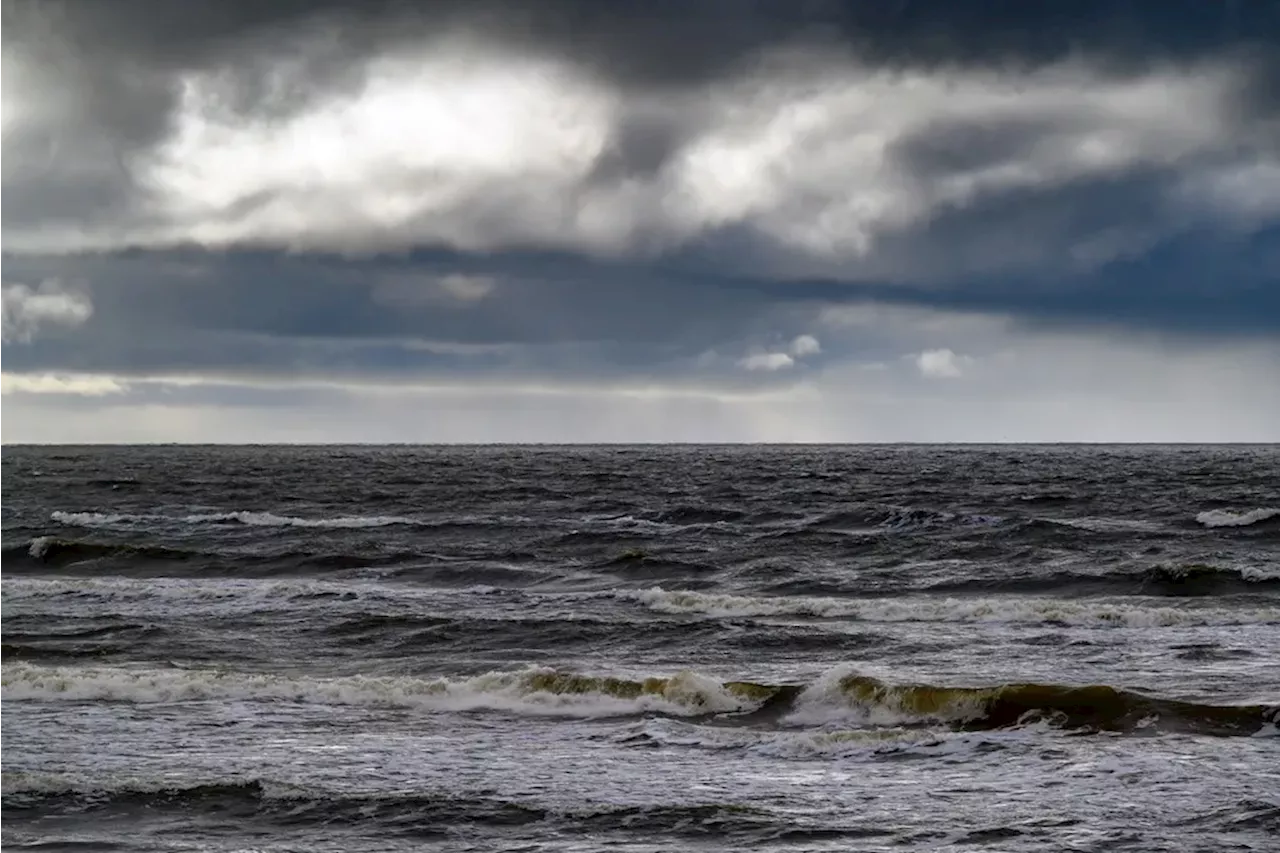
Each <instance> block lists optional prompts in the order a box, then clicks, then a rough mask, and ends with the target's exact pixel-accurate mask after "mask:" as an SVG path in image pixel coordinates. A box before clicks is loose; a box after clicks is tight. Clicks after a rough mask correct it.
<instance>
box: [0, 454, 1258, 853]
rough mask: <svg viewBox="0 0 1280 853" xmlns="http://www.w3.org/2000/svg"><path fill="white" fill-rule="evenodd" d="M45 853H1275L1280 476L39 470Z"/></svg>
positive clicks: (533, 460)
mask: <svg viewBox="0 0 1280 853" xmlns="http://www.w3.org/2000/svg"><path fill="white" fill-rule="evenodd" d="M3 529H4V542H3V548H4V561H3V567H4V580H3V644H4V645H3V680H4V688H3V690H4V703H3V783H4V785H3V787H4V791H3V805H4V812H3V823H4V841H5V843H6V844H7V845H12V846H13V847H14V849H20V848H22V847H23V846H34V847H40V849H45V850H48V849H59V848H62V849H103V850H106V849H112V850H228V851H229V850H250V849H291V850H334V851H346V850H354V849H362V850H375V849H387V850H402V849H403V850H409V849H414V850H417V849H440V850H473V849H474V850H522V851H542V850H546V851H551V850H557V851H561V850H596V849H611V850H627V851H633V850H634V851H640V850H670V849H687V848H689V847H691V846H695V845H698V846H701V847H703V848H721V849H740V848H746V847H750V848H752V849H761V850H827V849H830V850H848V849H857V850H904V849H917V848H918V849H950V848H954V849H957V850H960V849H963V850H981V849H991V850H1012V851H1018V850H1081V851H1083V850H1098V851H1104V850H1120V849H1123V850H1135V851H1156V850H1177V851H1190V850H1204V851H1211V850H1212V851H1218V850H1273V849H1275V846H1274V845H1275V843H1276V837H1277V833H1280V796H1278V795H1277V790H1280V738H1277V737H1276V734H1277V724H1278V723H1280V716H1278V714H1280V449H1277V448H1276V447H1240V446H1233V447H1209V448H1192V447H1172V448H1135V447H1112V448H1107V447H1090V448H1084V447H1044V448H1018V447H999V448H927V447H904V448H893V447H878V448H856V447H837V448H749V447H743V448H696V447H687V448H686V447H681V448H574V449H569V448H466V449H463V448H96V449H90V448H84V449H73V448H44V449H40V448H20V447H10V448H6V449H5V451H4V454H3Z"/></svg>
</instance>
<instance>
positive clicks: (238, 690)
mask: <svg viewBox="0 0 1280 853" xmlns="http://www.w3.org/2000/svg"><path fill="white" fill-rule="evenodd" d="M556 675H557V673H556V671H555V670H551V669H546V668H543V667H528V668H526V669H522V670H517V671H495V672H487V673H484V674H482V675H476V676H472V677H470V678H457V679H450V678H413V677H408V676H362V675H353V676H345V677H336V678H310V677H301V676H298V677H293V676H284V675H271V674H254V673H244V672H233V671H228V670H221V669H218V670H213V669H132V668H121V667H47V666H36V665H32V664H27V663H12V664H5V665H4V668H3V686H4V700H5V701H7V702H22V701H38V702H57V701H70V702H89V701H98V702H101V701H111V702H133V703H140V704H145V703H171V702H190V701H207V700H240V701H277V702H296V703H305V704H322V705H356V706H363V707H378V708H416V709H420V710H425V711H469V710H480V709H491V710H502V711H509V712H512V713H518V714H531V715H542V716H571V717H601V716H616V715H624V714H638V713H643V712H646V711H657V712H662V713H667V714H683V715H688V714H703V713H708V712H727V711H738V710H745V709H747V708H750V707H752V703H751V702H750V701H748V700H746V699H744V698H742V697H740V696H737V695H735V694H733V693H731V692H729V691H728V690H726V689H725V688H724V687H723V686H722V685H721V683H720V682H719V681H717V680H715V679H713V678H710V677H708V676H704V675H700V674H698V673H694V672H687V671H686V672H682V673H679V674H677V675H675V676H673V677H671V678H669V679H665V680H663V681H662V682H661V683H658V684H655V685H654V686H652V687H649V686H648V685H646V687H647V691H648V692H643V693H640V694H639V695H625V694H626V691H623V690H618V689H617V688H613V689H612V692H611V687H610V684H609V683H607V681H606V680H604V679H589V678H584V679H578V680H577V681H576V683H556V682H555V680H554V677H555V676H556Z"/></svg>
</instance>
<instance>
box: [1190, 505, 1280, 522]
mask: <svg viewBox="0 0 1280 853" xmlns="http://www.w3.org/2000/svg"><path fill="white" fill-rule="evenodd" d="M1272 520H1280V509H1277V508H1275V507H1259V508H1258V509H1251V510H1249V511H1247V512H1228V511H1227V510H1223V509H1211V510H1208V511H1206V512H1202V513H1200V514H1199V515H1197V516H1196V521H1197V522H1199V523H1200V524H1203V525H1204V526H1205V527H1248V526H1250V525H1254V524H1262V523H1263V522H1268V521H1272Z"/></svg>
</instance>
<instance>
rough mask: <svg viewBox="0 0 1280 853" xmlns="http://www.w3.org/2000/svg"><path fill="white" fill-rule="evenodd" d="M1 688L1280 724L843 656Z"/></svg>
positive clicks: (1082, 722) (45, 695) (1273, 719)
mask: <svg viewBox="0 0 1280 853" xmlns="http://www.w3.org/2000/svg"><path fill="white" fill-rule="evenodd" d="M4 690H5V695H4V698H5V700H6V701H43V702H49V701H82V702H83V701H104V700H106V701H116V702H130V703H153V702H180V701H188V700H198V701H206V700H211V699H221V700H237V701H260V702H300V703H308V704H330V705H357V706H367V707H395V708H404V707H407V708H417V709H419V710H423V711H435V712H444V711H451V712H464V711H475V710H501V711H506V712H508V713H512V714H516V715H521V714H527V715H555V716H579V717H629V716H649V715H655V714H657V715H669V716H684V717H698V718H702V719H703V720H705V721H707V722H711V723H715V724H719V725H731V726H764V727H777V726H779V725H789V726H794V725H803V724H805V723H810V722H814V721H817V722H819V723H825V722H829V721H831V720H832V719H833V718H835V717H837V716H839V717H841V718H843V719H847V718H848V717H849V716H850V715H852V716H854V717H856V718H857V720H858V721H859V723H860V724H862V725H866V726H872V727H874V726H883V725H892V726H902V725H913V724H941V725H946V726H950V727H952V728H955V729H960V730H989V729H1003V728H1010V727H1018V726H1022V725H1026V724H1028V723H1032V722H1038V723H1046V724H1049V725H1053V726H1058V727H1062V728H1065V729H1073V730H1082V729H1083V730H1091V731H1108V732H1124V733H1141V732H1146V731H1176V732H1189V733H1196V734H1203V735H1215V736H1224V737H1225V736H1241V735H1257V734H1260V733H1263V732H1265V731H1267V730H1269V729H1272V730H1273V729H1274V727H1275V726H1276V725H1277V724H1278V723H1280V706H1266V705H1260V704H1252V705H1232V704H1215V703H1208V702H1194V701H1187V700H1181V699H1175V698H1165V697H1159V696H1150V695H1147V694H1145V693H1140V692H1137V691H1134V690H1127V689H1123V688H1117V687H1113V686H1110V685H1104V684H1093V685H1072V684H1036V683H1006V684H995V685H987V686H946V685H934V684H893V683H889V682H886V681H883V680H880V679H877V678H871V677H868V676H864V675H860V674H857V673H848V672H844V671H841V670H839V669H837V670H832V671H831V672H829V673H828V674H827V675H825V676H823V677H821V678H819V679H817V680H816V681H814V682H812V683H809V684H769V683H761V682H754V681H719V680H717V679H713V678H710V677H708V676H706V675H702V674H699V673H695V672H690V671H683V672H680V673H677V674H676V675H673V676H653V677H648V678H642V679H636V678H631V677H623V676H613V675H591V674H584V673H578V672H572V671H565V670H557V669H553V668H548V667H527V668H525V669H522V670H515V671H494V672H488V673H483V674H481V675H476V676H471V677H466V678H453V679H450V678H434V679H424V678H412V677H407V676H394V677H392V676H382V677H364V676H348V677H342V678H327V679H322V678H303V677H287V676H273V675H266V674H251V673H236V672H232V671H227V670H222V669H220V670H194V669H182V670H138V669H121V668H113V667H52V666H37V665H33V664H26V663H14V664H7V665H6V666H5V668H4Z"/></svg>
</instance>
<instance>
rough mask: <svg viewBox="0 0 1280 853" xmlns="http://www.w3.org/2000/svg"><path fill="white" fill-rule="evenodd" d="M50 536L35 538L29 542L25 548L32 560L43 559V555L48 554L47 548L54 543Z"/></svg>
mask: <svg viewBox="0 0 1280 853" xmlns="http://www.w3.org/2000/svg"><path fill="white" fill-rule="evenodd" d="M54 541H55V540H54V537H52V536H37V537H36V538H34V539H32V540H31V544H29V545H28V546H27V553H28V554H30V555H31V558H32V559H34V560H41V559H44V555H45V554H47V553H49V546H50V545H52V544H53V543H54Z"/></svg>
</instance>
